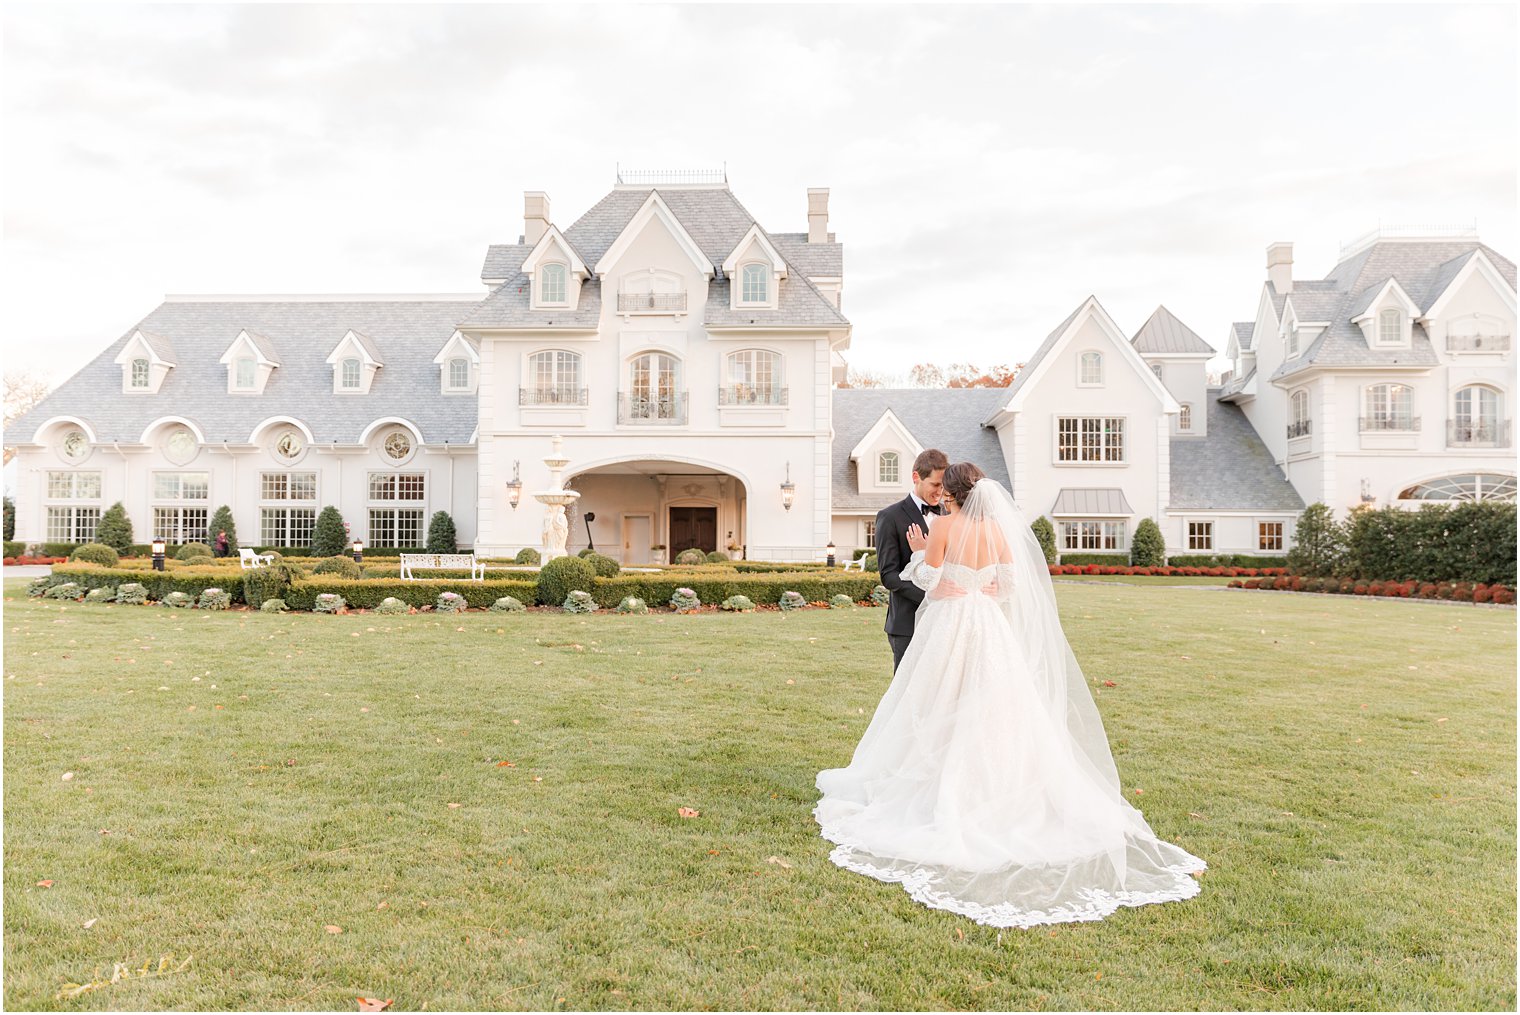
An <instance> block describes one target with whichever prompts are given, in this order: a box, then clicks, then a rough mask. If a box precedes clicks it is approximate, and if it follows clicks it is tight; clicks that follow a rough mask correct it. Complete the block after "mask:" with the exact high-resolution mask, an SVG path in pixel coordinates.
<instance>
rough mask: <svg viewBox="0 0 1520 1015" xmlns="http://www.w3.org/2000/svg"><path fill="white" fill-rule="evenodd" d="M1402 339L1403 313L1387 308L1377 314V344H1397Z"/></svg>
mask: <svg viewBox="0 0 1520 1015" xmlns="http://www.w3.org/2000/svg"><path fill="white" fill-rule="evenodd" d="M1402 341H1404V315H1403V314H1401V313H1399V312H1398V311H1397V310H1394V309H1391V308H1390V309H1388V310H1384V311H1383V312H1382V313H1380V314H1378V345H1398V344H1399V343H1400V342H1402Z"/></svg>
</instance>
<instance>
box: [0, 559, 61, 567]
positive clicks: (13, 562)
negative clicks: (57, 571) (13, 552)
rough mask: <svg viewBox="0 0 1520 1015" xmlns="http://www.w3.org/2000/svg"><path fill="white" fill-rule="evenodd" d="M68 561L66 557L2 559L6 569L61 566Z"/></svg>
mask: <svg viewBox="0 0 1520 1015" xmlns="http://www.w3.org/2000/svg"><path fill="white" fill-rule="evenodd" d="M68 559H69V558H67V557H6V558H4V564H5V566H6V567H14V566H18V565H19V566H21V567H28V566H31V565H33V564H62V563H64V562H65V561H67V560H68Z"/></svg>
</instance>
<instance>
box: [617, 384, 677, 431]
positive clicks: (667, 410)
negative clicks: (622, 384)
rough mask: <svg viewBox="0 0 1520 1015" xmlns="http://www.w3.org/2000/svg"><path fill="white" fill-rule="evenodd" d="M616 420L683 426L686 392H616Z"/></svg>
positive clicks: (620, 421)
mask: <svg viewBox="0 0 1520 1015" xmlns="http://www.w3.org/2000/svg"><path fill="white" fill-rule="evenodd" d="M618 422H619V423H638V424H644V423H648V424H651V425H655V426H684V425H685V423H686V392H684V391H672V392H667V393H663V394H644V393H640V392H633V393H629V392H626V391H619V392H618Z"/></svg>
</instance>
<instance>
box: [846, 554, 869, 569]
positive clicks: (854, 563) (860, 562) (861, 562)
mask: <svg viewBox="0 0 1520 1015" xmlns="http://www.w3.org/2000/svg"><path fill="white" fill-rule="evenodd" d="M844 569H845V570H846V571H864V570H865V569H866V559H865V558H864V557H856V558H855V559H854V560H847V561H845V562H844Z"/></svg>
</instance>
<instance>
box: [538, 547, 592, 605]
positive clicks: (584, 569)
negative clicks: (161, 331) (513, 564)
mask: <svg viewBox="0 0 1520 1015" xmlns="http://www.w3.org/2000/svg"><path fill="white" fill-rule="evenodd" d="M595 579H596V569H595V568H594V567H592V566H591V565H590V564H588V563H587V562H586V561H585V559H584V558H581V557H555V558H554V559H553V560H551V561H549V563H547V564H545V565H544V566H543V569H542V570H540V571H539V572H538V601H539V602H540V603H541V604H542V605H544V606H559V605H561V604H562V603H564V601H565V598H566V597H567V596H569V595H570V593H572V592H575V591H580V592H590V591H591V583H592V582H593V581H594V580H595ZM603 605H605V604H603Z"/></svg>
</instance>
